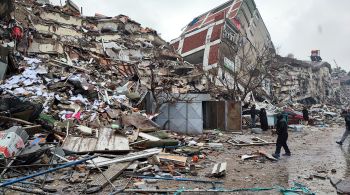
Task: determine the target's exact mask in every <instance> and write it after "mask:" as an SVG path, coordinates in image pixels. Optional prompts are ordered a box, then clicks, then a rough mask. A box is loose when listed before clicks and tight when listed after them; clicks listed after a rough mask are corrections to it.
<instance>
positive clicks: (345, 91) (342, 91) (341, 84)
mask: <svg viewBox="0 0 350 195" xmlns="http://www.w3.org/2000/svg"><path fill="white" fill-rule="evenodd" d="M331 76H332V88H333V92H334V96H333V97H332V98H331V101H333V102H334V103H336V104H339V105H345V106H349V104H350V92H349V90H350V76H349V73H347V72H346V71H345V70H343V69H341V68H340V67H337V68H334V69H333V71H332V75H331Z"/></svg>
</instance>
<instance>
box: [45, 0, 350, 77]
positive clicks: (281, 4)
mask: <svg viewBox="0 0 350 195" xmlns="http://www.w3.org/2000/svg"><path fill="white" fill-rule="evenodd" d="M61 1H62V3H64V0H61ZM73 1H74V2H75V3H76V4H77V5H79V6H82V7H83V12H84V15H94V14H95V13H101V14H104V15H107V16H116V15H119V14H124V15H128V16H129V17H131V18H132V19H134V20H136V21H137V22H139V23H141V24H142V25H143V26H144V27H151V28H153V29H155V30H157V31H158V33H160V34H161V36H162V37H163V38H164V39H165V40H167V41H170V40H172V39H174V38H176V37H178V36H179V35H180V34H181V32H182V31H181V29H182V28H183V27H184V26H186V24H187V23H189V22H190V21H191V20H192V19H193V18H194V17H196V16H198V15H200V14H202V13H204V12H206V11H208V10H210V9H211V8H213V7H215V6H218V5H220V4H221V3H224V2H226V0H73ZM51 2H54V3H59V2H60V0H51ZM255 2H256V4H257V7H258V9H259V11H260V13H261V15H262V18H263V20H264V22H265V24H266V25H267V28H268V29H269V32H270V34H271V37H272V41H273V43H274V45H275V47H276V48H278V51H279V54H280V55H282V56H286V55H287V54H289V53H292V54H294V56H295V57H296V58H299V59H302V60H308V59H309V56H310V51H311V50H312V49H319V50H321V57H322V58H323V59H324V60H326V61H328V62H329V63H330V64H332V66H333V67H335V63H334V60H336V62H337V63H338V65H339V66H341V67H342V68H345V69H347V70H348V71H349V70H350V60H349V59H347V56H350V55H349V54H350V25H349V24H350V23H349V21H350V12H349V11H348V9H349V7H350V1H349V0H337V1H330V0H293V1H291V0H255Z"/></svg>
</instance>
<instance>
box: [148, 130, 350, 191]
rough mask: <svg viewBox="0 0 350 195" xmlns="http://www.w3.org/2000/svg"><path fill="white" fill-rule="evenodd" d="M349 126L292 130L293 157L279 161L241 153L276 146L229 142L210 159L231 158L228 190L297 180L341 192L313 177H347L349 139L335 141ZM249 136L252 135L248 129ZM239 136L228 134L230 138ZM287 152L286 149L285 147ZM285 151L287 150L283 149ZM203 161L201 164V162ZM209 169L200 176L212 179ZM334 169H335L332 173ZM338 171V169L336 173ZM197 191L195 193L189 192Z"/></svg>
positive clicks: (190, 186)
mask: <svg viewBox="0 0 350 195" xmlns="http://www.w3.org/2000/svg"><path fill="white" fill-rule="evenodd" d="M344 128H345V127H342V126H337V125H335V126H333V127H329V128H316V127H310V126H309V127H305V128H304V129H303V130H302V131H301V132H289V142H288V144H289V147H290V149H291V151H292V156H291V157H281V159H280V160H279V161H277V162H271V161H269V160H264V159H252V160H245V161H242V160H241V158H240V156H241V155H244V154H250V153H254V152H255V151H257V150H259V149H262V150H265V151H267V152H269V153H273V152H274V149H275V146H274V145H271V146H247V147H241V148H238V147H233V146H231V145H230V144H228V143H225V151H224V152H223V153H218V152H213V153H211V154H209V158H210V159H211V160H213V162H220V161H227V163H228V167H227V175H226V177H225V178H223V179H221V180H222V181H224V184H223V185H218V187H223V188H225V189H237V188H260V187H276V186H282V187H290V186H291V185H292V183H293V181H297V182H299V183H302V184H304V185H306V186H307V187H309V188H310V189H311V190H312V191H313V192H315V193H316V194H337V193H336V190H335V188H334V187H333V186H332V185H331V183H330V180H329V179H328V178H319V177H317V176H316V177H315V176H314V177H313V175H318V176H321V177H329V178H330V177H338V178H343V177H346V176H348V175H349V173H350V158H349V154H350V146H349V143H348V141H346V142H345V143H344V145H343V146H342V147H340V146H339V145H337V144H336V143H335V141H336V140H337V139H339V138H340V137H341V135H342V133H343V131H344ZM245 135H247V136H249V135H250V133H249V132H248V130H246V131H245ZM229 136H233V137H234V136H235V135H224V136H223V138H222V140H225V139H226V137H229ZM253 136H259V137H261V138H263V139H265V140H267V141H273V140H275V139H276V136H275V135H272V133H271V131H269V132H266V133H264V134H263V135H253ZM282 151H283V149H282ZM283 152H284V151H283ZM199 164H200V163H199ZM202 165H203V166H204V167H205V168H204V169H202V170H199V175H200V176H198V177H195V178H197V179H198V178H200V179H208V178H206V177H205V176H204V175H205V174H207V173H209V172H210V170H211V168H212V164H208V163H206V164H202ZM332 169H333V172H332ZM334 171H336V172H335V173H334ZM150 186H158V187H160V188H180V187H185V188H186V189H195V188H197V187H198V188H203V187H207V188H210V186H211V184H201V183H193V182H174V181H158V182H157V183H155V184H150ZM188 194H193V193H188ZM225 194H281V193H280V192H278V191H276V190H272V191H261V192H235V193H233V192H232V193H225Z"/></svg>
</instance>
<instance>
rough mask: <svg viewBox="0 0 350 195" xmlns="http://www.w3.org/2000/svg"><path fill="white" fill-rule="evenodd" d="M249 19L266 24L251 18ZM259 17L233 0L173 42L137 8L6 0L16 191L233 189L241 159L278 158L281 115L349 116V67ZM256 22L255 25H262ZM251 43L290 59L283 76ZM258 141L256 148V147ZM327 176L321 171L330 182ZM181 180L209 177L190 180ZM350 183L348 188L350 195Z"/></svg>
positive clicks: (4, 180) (1, 29) (7, 154)
mask: <svg viewBox="0 0 350 195" xmlns="http://www.w3.org/2000/svg"><path fill="white" fill-rule="evenodd" d="M246 10H249V12H250V14H249V16H248V15H247V14H245V13H244V12H246ZM246 17H249V18H250V19H249V20H248V21H250V22H249V23H251V24H252V25H251V24H248V23H247V24H245V22H247V18H246ZM257 18H259V12H258V10H257V8H256V6H255V3H254V1H253V0H247V1H240V0H237V1H228V2H227V3H225V4H223V5H221V6H219V7H218V8H216V9H214V10H211V11H209V12H207V13H205V14H203V15H201V16H200V17H198V18H195V19H194V20H193V21H192V22H191V23H190V24H189V25H187V26H186V28H185V30H184V33H183V34H182V35H181V36H180V37H179V38H178V39H175V40H173V41H172V42H171V43H167V42H166V41H164V40H163V39H162V38H161V37H160V36H159V34H158V33H157V31H156V30H153V29H150V28H146V27H143V26H142V25H141V24H139V23H138V22H136V21H134V20H132V19H131V18H129V17H128V16H125V15H118V16H114V17H108V16H104V15H102V14H99V13H96V14H95V16H85V15H84V14H83V8H82V7H79V5H77V4H75V3H74V2H73V1H71V0H67V1H65V4H64V5H61V6H54V5H52V4H50V1H48V0H22V1H15V0H2V1H1V2H0V161H1V165H2V166H3V167H1V172H0V180H1V183H0V187H4V188H2V190H4V193H6V192H5V190H8V189H11V190H14V191H21V192H26V193H37V194H48V193H58V194H64V193H69V194H77V193H78V194H81V193H86V194H92V193H101V194H117V193H123V192H164V189H168V186H169V181H170V182H171V185H174V186H175V187H176V186H177V187H178V188H179V189H177V190H175V191H173V189H168V192H176V193H181V192H183V191H188V192H190V193H191V192H209V191H213V192H214V191H215V190H219V189H220V190H221V191H223V192H225V190H224V188H222V187H219V186H215V185H222V184H223V183H224V180H225V178H224V176H226V178H228V177H229V178H230V179H231V174H230V173H231V171H232V170H229V169H227V168H228V167H231V163H232V161H235V162H236V159H235V155H236V157H237V156H239V157H240V158H241V160H238V162H237V163H240V164H245V163H246V164H249V163H256V162H260V164H259V166H262V163H271V162H270V161H277V159H276V158H274V157H273V156H272V155H271V154H270V153H268V152H267V151H265V150H267V149H269V150H270V149H271V146H270V145H274V144H276V143H275V142H274V141H267V140H274V139H275V138H274V137H273V136H274V133H275V129H276V127H275V126H276V122H277V120H276V118H277V115H282V116H283V117H284V119H285V120H286V122H287V123H288V125H289V129H290V130H292V132H291V133H293V134H295V135H296V136H300V137H301V138H300V137H298V139H302V136H306V135H305V134H304V133H306V132H307V133H310V132H311V133H312V132H313V131H320V129H322V128H326V127H330V126H335V125H337V126H341V125H343V123H344V120H343V118H342V117H343V116H344V113H342V111H344V109H345V107H344V105H346V104H349V97H350V96H349V86H350V78H348V76H347V75H346V74H345V73H344V72H343V71H341V70H340V69H336V70H334V71H333V72H332V71H331V67H330V65H329V64H328V63H327V62H322V61H320V60H316V61H312V62H305V61H300V60H296V59H293V58H284V57H280V56H276V53H275V49H274V46H273V44H272V42H271V40H270V36H269V34H268V31H267V28H266V27H265V25H264V22H263V21H262V20H257ZM243 21H245V22H244V23H243ZM241 22H242V23H241ZM256 23H257V24H256ZM247 25H248V26H252V27H253V26H255V27H254V28H251V27H249V28H250V30H249V31H250V32H248V31H247V28H246V26H247ZM252 33H256V34H259V33H261V34H262V36H256V37H255V36H253V35H252ZM247 34H249V36H248V37H245V36H243V35H247ZM259 35H260V34H259ZM257 37H260V38H261V37H263V39H262V40H259V38H257ZM247 40H248V41H247ZM247 42H249V43H248V44H257V45H258V44H260V43H263V44H264V46H265V47H266V48H267V50H268V51H267V52H268V53H269V54H273V55H271V56H268V57H272V58H271V59H269V60H263V61H266V64H270V63H271V64H274V63H275V62H276V63H277V65H279V66H278V71H272V70H271V71H270V70H268V71H267V72H268V73H269V76H271V78H268V77H266V79H263V80H261V81H259V82H257V81H258V80H259V79H260V78H265V77H264V76H266V75H263V73H264V72H263V70H261V67H255V68H254V67H251V66H253V65H254V63H258V62H259V61H258V60H260V58H259V59H258V58H257V57H261V56H258V52H256V51H255V52H253V53H249V56H240V54H241V53H242V54H243V53H244V52H243V51H241V50H242V49H244V48H245V46H243V45H242V44H245V43H247ZM225 44H228V45H225ZM228 48H230V49H228ZM228 50H233V51H235V52H236V53H235V54H234V55H233V54H230V52H228ZM219 54H220V55H219ZM233 56H235V57H233ZM318 57H319V56H318ZM232 58H234V59H232ZM247 59H249V60H248V61H250V62H249V63H248V62H246V61H247ZM317 59H319V58H317ZM245 63H246V64H245ZM247 63H248V64H247ZM264 63H265V62H264ZM266 64H265V65H266ZM245 67H246V68H247V69H249V68H252V69H250V70H248V73H250V74H253V75H251V76H252V77H251V78H250V79H248V78H245V77H244V76H242V75H244V74H243V73H242V72H241V71H244V70H243V69H245ZM236 68H237V69H236ZM270 73H271V75H270ZM311 78H314V79H311ZM255 82H257V83H255ZM251 83H253V84H258V86H255V87H252V86H249V84H251ZM331 84H334V85H335V86H336V87H332V86H331ZM338 84H339V85H338ZM232 87H233V88H234V89H231V88H232ZM332 102H334V103H332ZM252 105H255V107H256V111H254V110H253V111H252V110H251V109H250V108H251V107H252ZM265 111H266V113H265ZM255 112H256V113H255ZM254 116H255V118H254ZM269 130H271V131H269ZM268 132H271V133H268ZM295 132H298V133H295ZM253 134H259V137H255V136H256V135H253ZM243 146H250V147H243ZM252 148H253V149H254V151H255V152H251V151H247V150H249V149H252ZM241 150H243V151H241ZM237 151H239V153H240V154H238V152H237ZM234 152H236V153H234ZM293 152H294V151H293ZM242 153H243V154H244V153H245V154H244V155H241V154H242ZM223 155H226V157H224V158H222V157H223ZM287 155H291V154H287ZM248 159H254V160H255V161H253V160H251V161H249V160H248ZM269 160H270V161H269ZM254 166H255V165H254ZM261 168H262V167H259V169H261ZM246 170H247V169H246ZM239 171H241V170H238V171H237V172H239ZM241 173H243V171H242V172H241ZM332 173H333V174H337V173H336V171H333V170H332ZM206 174H207V175H206ZM254 174H255V173H254ZM325 174H327V173H317V174H313V175H312V179H313V178H319V179H326V178H327V177H328V175H325ZM242 175H244V181H245V183H249V181H253V180H251V178H254V175H252V174H251V172H250V173H247V174H246V173H244V174H242ZM248 175H249V176H248ZM204 176H210V177H216V178H220V179H218V180H211V179H213V178H211V179H210V180H203V179H201V178H203V177H204ZM239 177H241V176H239ZM250 177H251V178H250ZM242 178H243V176H242ZM232 181H234V179H232ZM180 182H184V183H186V184H188V185H191V184H192V183H194V182H196V183H198V186H196V189H193V190H186V189H185V187H184V188H183V189H180V185H178V183H180ZM254 182H256V181H254ZM342 182H343V183H342ZM18 183H21V184H20V185H23V186H26V187H28V186H30V187H28V188H24V187H20V186H19V185H17V184H18ZM208 184H212V185H213V187H214V188H212V187H210V189H209V187H208ZM255 184H256V183H255ZM346 184H347V183H346V180H344V181H339V182H336V183H335V184H334V185H335V186H336V187H337V188H338V191H339V192H348V190H347V188H346ZM181 185H182V184H181ZM200 185H203V186H200ZM227 185H230V184H227ZM121 186H122V187H121ZM242 186H243V185H242ZM34 187H35V188H34ZM133 187H134V189H133ZM37 188H38V189H37ZM135 188H136V189H135ZM190 188H193V186H192V187H189V189H190ZM304 189H306V188H304ZM249 190H253V191H254V190H256V189H249ZM249 190H248V191H249ZM264 190H266V189H264ZM238 191H239V190H238ZM242 191H243V190H242ZM165 192H167V190H165ZM226 192H229V191H226ZM232 192H234V191H232Z"/></svg>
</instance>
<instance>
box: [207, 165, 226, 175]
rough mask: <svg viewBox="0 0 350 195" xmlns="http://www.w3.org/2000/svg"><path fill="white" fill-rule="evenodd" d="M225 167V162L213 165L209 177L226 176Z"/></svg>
mask: <svg viewBox="0 0 350 195" xmlns="http://www.w3.org/2000/svg"><path fill="white" fill-rule="evenodd" d="M226 167H227V162H223V163H217V164H215V165H214V167H213V169H212V171H211V176H213V177H224V176H225V175H226Z"/></svg>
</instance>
